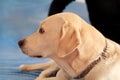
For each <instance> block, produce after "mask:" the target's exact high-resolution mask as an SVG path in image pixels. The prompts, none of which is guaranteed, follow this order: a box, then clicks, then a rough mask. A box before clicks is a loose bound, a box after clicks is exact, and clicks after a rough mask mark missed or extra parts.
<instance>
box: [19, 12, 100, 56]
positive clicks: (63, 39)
mask: <svg viewBox="0 0 120 80" xmlns="http://www.w3.org/2000/svg"><path fill="white" fill-rule="evenodd" d="M87 26H88V24H87V23H86V22H84V21H83V20H82V19H81V18H79V16H77V15H75V14H73V13H60V14H56V15H53V16H50V17H48V18H47V19H45V20H44V21H43V22H42V23H41V24H40V28H39V29H38V30H37V32H35V33H34V34H32V35H30V36H28V37H26V38H25V39H23V40H20V41H19V46H20V48H21V49H22V51H23V52H24V53H25V54H27V55H29V56H32V57H49V56H52V55H56V56H59V57H65V56H66V55H69V54H70V52H71V51H73V50H75V49H76V48H77V47H78V45H81V46H83V47H85V46H86V47H88V46H91V45H92V39H93V38H91V36H90V34H92V33H93V34H92V35H93V36H94V37H97V36H99V35H97V36H96V32H95V34H94V31H95V30H92V28H91V29H89V28H88V27H87ZM89 26H90V25H89ZM85 28H86V29H85ZM87 28H88V29H87ZM90 31H92V33H91V32H90ZM100 35H101V34H100ZM99 37H100V36H99ZM98 40H99V38H98ZM94 41H97V39H96V40H94ZM89 42H91V43H89ZM84 43H85V44H84ZM91 47H92V46H91ZM81 49H83V48H81Z"/></svg>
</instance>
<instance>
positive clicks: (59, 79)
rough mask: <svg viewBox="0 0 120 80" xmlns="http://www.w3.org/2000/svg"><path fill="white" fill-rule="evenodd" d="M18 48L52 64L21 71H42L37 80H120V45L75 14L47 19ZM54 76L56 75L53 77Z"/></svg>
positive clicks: (38, 65)
mask: <svg viewBox="0 0 120 80" xmlns="http://www.w3.org/2000/svg"><path fill="white" fill-rule="evenodd" d="M19 46H20V48H21V49H22V51H23V53H25V54H27V55H29V56H31V57H49V58H51V59H52V60H53V61H51V62H47V63H43V64H33V65H22V66H21V67H20V68H21V70H23V71H26V70H35V69H43V72H42V73H41V74H40V75H39V77H38V78H36V80H120V45H119V44H117V43H115V42H114V41H111V40H109V39H107V38H105V37H104V36H103V35H102V34H101V33H100V32H99V31H98V30H96V29H95V28H94V27H93V26H91V25H89V24H88V23H86V22H85V21H84V20H83V19H81V18H80V17H79V16H77V15H76V14H74V13H69V12H65V13H59V14H56V15H53V16H50V17H48V18H47V19H45V20H44V21H43V22H42V23H41V24H40V28H39V29H38V30H37V32H35V33H34V34H32V35H30V36H28V37H26V38H25V39H23V40H21V41H19ZM53 72H56V75H55V76H54V77H50V75H51V74H52V73H53Z"/></svg>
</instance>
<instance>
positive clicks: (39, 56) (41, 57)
mask: <svg viewBox="0 0 120 80" xmlns="http://www.w3.org/2000/svg"><path fill="white" fill-rule="evenodd" d="M33 57H36V58H42V56H33Z"/></svg>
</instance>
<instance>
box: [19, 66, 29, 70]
mask: <svg viewBox="0 0 120 80" xmlns="http://www.w3.org/2000/svg"><path fill="white" fill-rule="evenodd" d="M19 70H20V71H26V70H27V68H26V66H25V65H20V66H19Z"/></svg>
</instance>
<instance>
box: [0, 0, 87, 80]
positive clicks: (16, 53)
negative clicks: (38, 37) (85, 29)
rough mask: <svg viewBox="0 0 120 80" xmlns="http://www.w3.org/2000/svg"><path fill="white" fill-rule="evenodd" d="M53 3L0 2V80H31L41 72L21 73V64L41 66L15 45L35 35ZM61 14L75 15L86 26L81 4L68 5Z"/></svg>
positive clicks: (33, 0) (29, 0)
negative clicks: (70, 13)
mask: <svg viewBox="0 0 120 80" xmlns="http://www.w3.org/2000/svg"><path fill="white" fill-rule="evenodd" d="M51 1H52V0H0V80H34V79H35V77H36V76H38V75H39V73H40V71H29V72H20V71H19V66H20V65H21V64H33V63H43V62H47V61H49V60H50V59H37V58H31V57H29V56H26V55H24V54H23V53H22V52H21V51H20V49H19V47H18V41H19V40H20V39H23V38H24V37H26V36H28V35H30V34H32V33H34V32H35V31H36V30H37V29H38V27H39V24H40V22H41V21H42V20H44V19H45V18H47V15H48V9H49V6H50V3H51ZM64 12H74V13H76V14H78V15H79V16H81V17H82V18H83V19H84V20H85V21H87V22H88V23H89V19H88V12H87V9H86V4H85V3H84V1H83V0H78V1H77V2H72V3H70V4H69V5H68V6H67V7H66V9H65V10H64Z"/></svg>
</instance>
